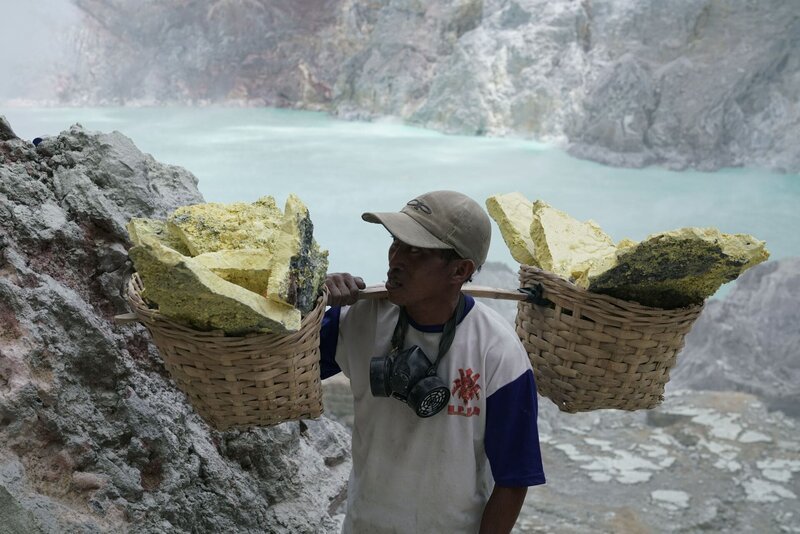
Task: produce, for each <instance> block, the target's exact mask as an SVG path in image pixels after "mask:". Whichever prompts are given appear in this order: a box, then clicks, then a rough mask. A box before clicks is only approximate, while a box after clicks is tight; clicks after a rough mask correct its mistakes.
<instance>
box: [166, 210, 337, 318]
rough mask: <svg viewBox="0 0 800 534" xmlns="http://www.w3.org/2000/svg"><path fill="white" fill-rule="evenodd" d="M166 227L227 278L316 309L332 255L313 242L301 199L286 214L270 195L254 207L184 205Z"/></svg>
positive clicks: (301, 307)
mask: <svg viewBox="0 0 800 534" xmlns="http://www.w3.org/2000/svg"><path fill="white" fill-rule="evenodd" d="M167 225H168V228H169V229H170V231H172V232H173V233H174V234H175V235H179V236H180V237H181V240H182V241H183V242H185V243H186V245H187V247H188V249H189V250H190V252H191V254H192V255H193V256H195V257H196V258H200V260H199V261H201V262H204V263H206V265H207V266H208V267H209V268H210V269H211V270H212V271H214V272H216V273H217V274H219V275H220V276H221V277H222V278H224V279H226V280H229V281H231V282H234V283H237V284H240V285H242V286H244V287H246V288H249V289H251V290H253V291H256V292H258V293H260V294H262V295H264V296H265V297H266V298H268V299H269V300H272V301H275V302H277V303H282V304H289V305H292V306H295V307H296V308H298V309H299V310H300V311H301V312H302V313H306V312H308V311H310V310H311V309H313V307H314V305H315V304H316V299H317V295H318V294H319V291H320V289H321V287H322V284H323V283H324V281H325V273H326V272H327V269H328V253H327V251H325V250H321V249H320V248H319V245H318V244H317V243H316V241H314V237H313V231H314V226H313V224H312V222H311V217H310V216H309V212H308V208H307V207H306V206H305V204H303V202H302V201H301V200H300V199H299V198H298V197H297V196H296V195H289V197H288V199H287V200H286V205H285V208H284V211H283V212H281V210H280V209H279V208H278V207H277V206H276V205H275V200H274V199H273V198H272V197H268V196H266V197H262V198H260V199H258V200H257V201H256V202H254V203H253V204H246V203H241V202H239V203H234V204H215V203H209V204H197V205H193V206H184V207H182V208H179V209H177V210H175V212H173V213H172V215H170V217H169V218H168V220H167ZM237 250H239V251H243V252H240V253H236V252H235V251H237ZM223 251H224V252H223ZM244 251H249V252H244ZM254 251H260V254H261V255H260V256H259V254H258V253H256V252H254ZM223 256H228V259H224V258H223ZM242 262H245V263H242ZM235 264H238V266H237V265H235Z"/></svg>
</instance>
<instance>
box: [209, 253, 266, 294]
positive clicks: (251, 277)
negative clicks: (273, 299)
mask: <svg viewBox="0 0 800 534" xmlns="http://www.w3.org/2000/svg"><path fill="white" fill-rule="evenodd" d="M194 260H195V261H196V262H198V263H200V264H201V265H203V266H204V267H206V268H208V269H209V270H211V272H213V273H214V274H216V275H217V276H219V277H220V278H222V279H223V280H227V281H228V282H230V283H232V284H236V285H237V286H241V287H243V288H245V289H249V290H250V291H252V292H253V293H258V294H259V295H261V296H266V295H267V287H268V286H269V277H270V272H271V269H272V261H273V259H272V256H270V255H269V254H266V253H265V252H264V250H262V249H241V250H220V251H219V252H206V253H205V254H199V255H197V256H195V257H194Z"/></svg>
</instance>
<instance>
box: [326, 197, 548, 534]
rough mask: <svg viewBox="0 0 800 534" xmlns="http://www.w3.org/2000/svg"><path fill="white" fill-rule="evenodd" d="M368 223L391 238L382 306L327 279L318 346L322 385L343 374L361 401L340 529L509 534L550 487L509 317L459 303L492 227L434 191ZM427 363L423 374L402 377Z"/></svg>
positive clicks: (526, 368)
mask: <svg viewBox="0 0 800 534" xmlns="http://www.w3.org/2000/svg"><path fill="white" fill-rule="evenodd" d="M362 219H364V220H365V221H367V222H372V223H379V224H382V225H383V226H384V227H385V228H386V229H387V230H388V231H389V233H390V234H391V235H392V238H393V241H392V244H391V246H390V247H389V270H388V272H387V281H386V289H387V290H388V300H358V296H359V289H363V288H364V282H363V281H362V280H361V279H360V278H354V277H353V276H351V275H349V274H332V275H329V276H328V279H327V281H326V285H327V288H328V291H329V294H330V297H329V304H330V305H331V306H332V307H331V308H330V309H329V310H328V311H327V312H326V317H325V320H324V321H323V328H322V336H321V344H320V345H321V352H322V374H323V378H325V377H327V376H330V375H332V374H335V373H336V372H338V371H339V370H342V371H343V372H344V373H345V375H347V376H348V377H349V378H350V384H351V387H352V391H353V396H354V398H355V401H354V410H355V420H354V427H353V447H352V448H353V471H352V473H351V476H350V483H349V486H348V502H347V517H346V519H345V523H344V532H355V533H362V532H364V533H382V532H387V533H388V532H396V533H411V532H423V533H447V532H458V533H461V532H481V533H492V532H509V531H510V530H511V529H512V527H513V526H514V524H515V522H516V520H517V516H518V515H519V511H520V508H521V507H522V503H523V501H524V499H525V495H526V492H527V488H528V486H533V485H537V484H543V483H544V482H545V478H544V472H543V469H542V462H541V453H540V450H539V435H538V430H537V426H536V417H537V400H536V386H535V384H534V380H533V373H532V371H531V367H530V363H529V360H528V355H527V354H526V352H525V350H524V348H523V347H522V345H521V343H520V341H519V339H518V338H517V335H516V333H515V332H514V330H513V328H512V326H511V325H509V324H508V323H507V321H505V320H504V319H502V318H501V317H500V316H499V315H498V314H497V313H495V312H494V311H492V310H491V309H490V308H489V307H487V306H485V305H483V304H482V303H478V302H475V301H474V300H473V299H472V298H471V297H469V296H466V297H464V296H462V293H461V286H462V285H463V284H464V283H465V282H467V281H468V280H470V279H471V277H472V275H473V274H474V273H475V272H476V270H477V269H478V268H479V267H480V266H481V265H482V264H483V263H484V261H485V260H486V255H487V253H488V250H489V240H490V237H491V223H490V222H489V218H488V216H487V215H486V213H485V212H484V211H483V209H482V208H481V206H480V205H478V204H477V203H476V202H475V201H473V200H472V199H470V198H469V197H467V196H465V195H462V194H461V193H456V192H453V191H434V192H431V193H427V194H424V195H421V196H419V197H417V198H415V199H413V200H411V201H410V202H408V204H407V205H406V206H404V207H403V209H402V210H401V211H400V212H399V213H364V214H363V215H362ZM416 347H419V349H421V351H422V353H420V352H414V349H415V348H416ZM406 349H409V350H406ZM423 353H424V354H423ZM420 354H423V356H419V355H420ZM415 358H416V359H415ZM411 360H413V361H414V362H416V364H413V365H412V364H408V365H409V366H410V367H409V366H406V367H404V365H405V363H404V362H407V361H411ZM437 360H438V365H437V364H436V362H437ZM387 362H389V363H388V364H387ZM420 362H422V363H423V364H424V365H423V367H425V368H426V369H428V372H427V374H426V375H425V376H426V378H424V379H422V380H420V381H417V382H415V378H414V376H411V378H409V376H410V375H409V373H408V372H405V373H404V372H401V371H403V369H405V371H408V369H413V368H414V365H417V367H419V363H420ZM411 374H412V375H413V373H411ZM417 378H418V377H417ZM415 384H417V387H416V389H415V388H414V386H415ZM441 384H444V385H445V386H446V389H445V388H443V387H441ZM420 391H421V392H422V393H419V392H420ZM415 392H416V393H415ZM421 395H422V396H421ZM423 396H424V400H422V401H421V400H420V399H422V398H423ZM448 396H449V399H448V398H446V397H448ZM398 399H401V400H398ZM440 401H444V402H446V406H445V405H444V404H442V403H441V402H440ZM437 403H438V405H437ZM439 408H441V411H437V410H438V409H439Z"/></svg>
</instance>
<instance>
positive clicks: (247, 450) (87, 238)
mask: <svg viewBox="0 0 800 534" xmlns="http://www.w3.org/2000/svg"><path fill="white" fill-rule="evenodd" d="M0 132H5V133H3V134H2V136H3V137H4V139H3V140H0V517H2V521H0V533H2V534H7V533H13V534H23V533H24V534H27V533H31V532H42V533H61V532H133V533H139V532H140V533H163V532H254V533H255V532H286V533H289V532H292V533H293V532H326V531H330V530H332V529H334V528H335V526H336V525H337V522H336V520H335V519H333V518H332V516H331V513H330V511H329V507H330V506H331V503H337V504H338V503H339V502H340V501H341V499H342V492H343V491H344V488H345V483H346V479H347V475H348V472H349V468H350V460H349V439H348V435H347V433H346V431H345V430H344V429H343V428H342V427H341V426H340V425H339V424H337V423H334V422H332V421H330V420H328V419H325V418H322V419H320V420H317V421H301V422H290V423H284V424H282V425H278V426H276V427H272V428H259V429H254V430H250V431H247V432H243V431H233V432H224V433H220V432H215V431H213V430H211V429H210V428H209V427H208V426H207V425H206V424H205V423H204V422H203V421H202V420H201V419H200V418H199V416H198V415H197V414H196V413H195V412H194V411H193V409H192V408H191V406H190V405H189V403H188V401H187V399H186V397H185V396H184V395H183V394H182V393H181V392H180V391H178V390H177V389H176V387H175V385H174V383H173V382H172V381H171V379H170V377H169V376H168V375H167V373H166V372H165V369H164V366H163V362H162V360H161V358H160V356H159V354H158V352H157V350H156V348H155V346H154V345H153V344H152V342H151V338H150V335H149V334H148V333H147V331H146V330H145V329H144V328H143V327H141V326H139V325H127V326H118V325H115V324H114V322H113V316H114V315H115V314H119V313H124V312H127V311H128V310H127V306H126V304H125V301H124V299H123V298H122V290H123V285H124V283H125V282H126V280H127V278H128V277H129V276H130V274H131V272H132V267H131V263H130V261H129V260H128V258H127V253H126V250H127V248H128V247H130V246H131V243H130V242H129V241H128V237H127V232H126V231H125V223H127V221H128V220H129V219H130V218H132V217H146V218H164V217H166V215H167V213H168V212H170V211H172V210H173V209H175V208H176V207H178V206H180V205H185V204H191V203H199V202H203V198H202V196H201V195H200V193H199V192H198V190H197V179H196V178H195V177H194V176H193V175H192V174H190V173H189V172H187V171H185V170H183V169H181V168H178V167H174V166H169V165H164V164H161V163H158V162H156V161H155V160H154V159H153V158H152V157H151V156H149V155H147V154H143V153H141V152H140V151H139V150H138V149H137V148H136V147H135V146H134V145H133V143H132V142H131V141H130V140H129V139H127V138H126V137H125V136H123V135H122V134H120V133H117V132H115V133H110V134H102V133H92V132H87V131H86V130H84V129H83V128H81V127H80V126H73V127H72V128H70V130H68V131H65V132H62V133H61V134H59V135H57V136H54V137H49V138H47V139H46V140H45V141H44V142H42V143H41V144H40V145H39V146H38V147H34V146H33V145H31V144H29V143H27V142H25V141H22V140H20V139H18V138H16V136H13V135H11V134H9V133H8V132H13V131H12V130H11V128H10V127H9V126H8V123H7V122H6V121H5V120H4V119H2V118H0Z"/></svg>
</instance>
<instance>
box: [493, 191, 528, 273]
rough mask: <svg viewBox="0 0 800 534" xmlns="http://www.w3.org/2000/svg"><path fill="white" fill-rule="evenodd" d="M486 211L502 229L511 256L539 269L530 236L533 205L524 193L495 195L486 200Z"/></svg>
mask: <svg viewBox="0 0 800 534" xmlns="http://www.w3.org/2000/svg"><path fill="white" fill-rule="evenodd" d="M486 209H487V210H488V211H489V215H490V216H491V217H492V219H494V221H495V222H496V223H497V226H498V227H499V228H500V234H501V235H502V236H503V240H504V241H505V242H506V245H507V246H508V249H509V250H510V251H511V256H512V257H513V258H514V259H515V260H517V261H518V262H519V263H521V264H523V265H533V266H536V267H539V263H538V262H537V261H536V258H535V254H534V244H533V240H532V239H531V236H530V228H531V223H532V222H533V204H532V203H531V201H530V200H528V199H527V198H525V197H524V196H523V195H522V193H507V194H505V195H493V196H491V197H489V198H487V199H486Z"/></svg>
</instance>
